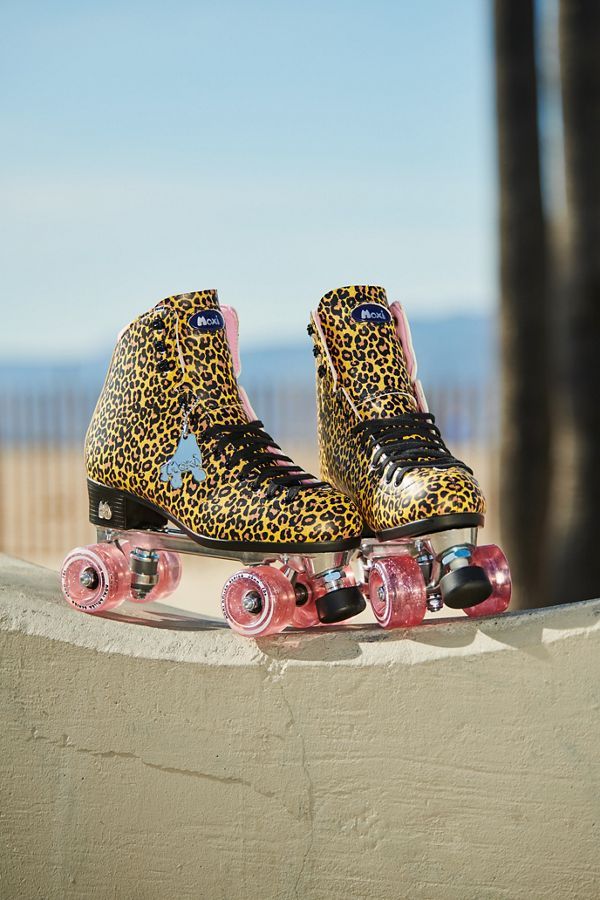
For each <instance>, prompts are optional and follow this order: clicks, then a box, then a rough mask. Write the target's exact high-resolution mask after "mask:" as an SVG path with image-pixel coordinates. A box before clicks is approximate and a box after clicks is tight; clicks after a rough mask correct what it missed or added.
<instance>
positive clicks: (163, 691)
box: [0, 558, 600, 900]
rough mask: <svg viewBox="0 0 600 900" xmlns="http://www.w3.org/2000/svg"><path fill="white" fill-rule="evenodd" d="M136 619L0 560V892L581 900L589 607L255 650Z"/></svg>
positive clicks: (594, 878)
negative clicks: (94, 608) (62, 592)
mask: <svg viewBox="0 0 600 900" xmlns="http://www.w3.org/2000/svg"><path fill="white" fill-rule="evenodd" d="M138 613H139V614H140V615H141V616H142V618H138V619H136V618H132V619H131V621H123V620H122V621H119V620H118V619H117V617H116V616H114V617H113V618H112V619H108V618H104V619H98V618H93V617H89V616H84V615H80V614H77V613H74V612H72V611H71V610H70V609H69V608H68V607H67V606H66V604H64V603H63V602H62V601H61V600H60V599H59V591H58V578H57V575H56V574H55V573H53V572H50V571H48V570H44V569H39V568H34V567H31V566H29V565H27V564H24V563H16V562H15V561H11V560H8V559H6V558H4V559H2V560H0V660H1V673H0V709H1V712H2V730H1V733H0V766H1V767H2V787H1V790H2V796H1V804H0V841H1V844H0V897H1V898H2V900H12V898H15V900H16V898H19V900H28V898H44V900H54V898H57V900H59V898H60V900H63V898H67V900H70V898H77V900H87V898H94V900H104V898H107V900H108V898H111V900H114V898H119V900H120V898H125V900H169V898H175V900H185V898H208V900H213V898H214V900H220V898H223V900H237V898H243V900H253V898H257V900H258V898H260V900H269V898H273V900H281V898H301V900H313V898H314V900H321V898H322V900H331V898H344V900H346V898H369V900H394V898H409V900H420V898H443V900H470V898H473V900H484V898H510V900H514V898H527V900H530V898H536V900H537V898H547V897H553V898H554V897H556V898H588V897H589V898H597V897H599V896H600V878H599V875H600V871H599V870H600V854H598V851H597V846H598V831H599V829H600V800H599V793H598V781H599V778H600V759H599V753H598V748H599V746H600V729H599V719H598V700H599V683H600V679H599V674H600V672H599V670H600V601H590V602H588V603H583V604H580V605H577V606H563V607H557V608H552V609H548V610H543V611H539V612H528V613H518V614H512V615H507V616H505V617H504V618H501V619H495V620H488V621H483V622H480V623H476V622H473V621H470V620H466V619H464V620H460V621H457V620H455V621H453V622H452V623H442V624H435V625H425V626H422V627H421V628H418V629H415V630H413V631H410V632H395V633H384V632H381V631H379V630H376V629H375V627H362V628H358V629H351V628H349V629H346V630H333V629H332V630H323V631H319V632H315V633H310V634H308V633H304V634H291V635H288V636H282V637H278V638H274V639H263V640H261V641H259V642H257V643H255V642H252V641H246V640H244V639H243V638H239V637H237V636H236V635H234V634H233V633H231V632H229V631H228V630H226V629H225V628H222V627H220V625H219V624H217V623H214V622H210V621H208V620H202V619H199V618H194V617H193V616H192V615H190V614H183V615H182V616H180V617H179V616H177V614H173V611H171V617H170V618H169V615H168V614H167V613H165V611H164V610H163V611H161V610H160V609H159V610H155V611H154V614H153V615H151V614H150V610H149V608H148V609H146V610H144V608H138ZM143 616H146V619H144V618H143Z"/></svg>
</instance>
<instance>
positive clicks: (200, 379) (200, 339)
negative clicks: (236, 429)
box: [155, 290, 249, 427]
mask: <svg viewBox="0 0 600 900" xmlns="http://www.w3.org/2000/svg"><path fill="white" fill-rule="evenodd" d="M155 310H156V311H157V312H158V313H160V311H161V310H164V313H163V315H164V319H165V323H166V325H167V329H166V334H167V336H168V341H169V354H170V356H171V357H172V361H173V363H174V368H173V370H172V371H171V372H170V379H171V381H172V383H173V384H174V385H177V386H182V387H185V388H186V390H187V393H188V394H189V395H190V397H191V398H192V399H193V402H195V401H196V400H197V401H198V404H197V406H196V409H197V412H198V415H199V417H200V418H201V419H202V420H203V423H204V425H205V426H206V427H208V426H209V425H215V424H223V425H224V424H239V423H242V422H248V421H249V417H248V415H247V413H246V411H245V409H244V406H243V403H242V400H241V398H240V394H239V391H238V385H237V381H236V377H235V372H234V361H233V358H232V354H231V349H230V346H229V343H228V340H227V331H226V327H225V326H226V322H225V316H224V314H223V312H222V311H221V308H220V306H219V298H218V296H217V292H216V291H215V290H206V291H192V292H190V293H187V294H176V295H174V296H172V297H167V298H166V299H165V300H163V301H162V302H161V303H158V304H157V306H156V307H155Z"/></svg>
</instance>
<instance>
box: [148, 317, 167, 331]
mask: <svg viewBox="0 0 600 900" xmlns="http://www.w3.org/2000/svg"><path fill="white" fill-rule="evenodd" d="M166 327H167V326H166V325H165V323H164V322H163V320H162V319H159V318H156V319H152V321H151V322H150V328H153V329H154V331H164V330H165V329H166Z"/></svg>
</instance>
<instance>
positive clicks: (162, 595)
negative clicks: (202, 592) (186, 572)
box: [128, 550, 182, 603]
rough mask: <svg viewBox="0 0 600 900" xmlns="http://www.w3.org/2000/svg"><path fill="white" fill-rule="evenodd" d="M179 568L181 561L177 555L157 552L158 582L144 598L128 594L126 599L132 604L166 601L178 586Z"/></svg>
mask: <svg viewBox="0 0 600 900" xmlns="http://www.w3.org/2000/svg"><path fill="white" fill-rule="evenodd" d="M181 568H182V567H181V561H180V559H179V556H178V554H177V553H173V551H171V550H159V551H158V581H157V582H156V584H155V585H154V587H153V588H152V590H151V591H149V592H148V593H147V594H146V596H145V597H142V598H141V599H140V598H139V597H134V596H133V594H130V595H129V597H128V599H129V600H131V602H132V603H152V602H157V601H158V600H166V598H167V597H170V596H171V594H172V593H173V592H174V591H176V590H177V588H178V586H179V582H180V581H181Z"/></svg>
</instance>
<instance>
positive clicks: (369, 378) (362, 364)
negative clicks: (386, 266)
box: [318, 285, 418, 419]
mask: <svg viewBox="0 0 600 900" xmlns="http://www.w3.org/2000/svg"><path fill="white" fill-rule="evenodd" d="M318 314H319V320H320V323H321V328H322V331H323V335H324V337H325V340H326V342H327V346H328V348H329V352H330V354H331V358H332V361H333V364H334V366H335V369H336V371H337V373H338V377H339V379H340V381H341V383H342V385H343V386H344V387H345V388H346V390H347V391H348V393H349V395H350V397H351V398H352V401H353V403H354V404H355V406H356V408H357V410H358V413H359V415H360V416H361V418H363V419H373V418H391V417H392V416H398V415H401V414H402V413H405V412H408V411H409V410H416V409H417V408H418V404H417V400H416V397H415V393H414V388H413V384H412V381H411V378H410V375H409V371H408V366H407V362H406V358H405V354H404V351H403V349H402V344H401V342H400V339H399V338H398V334H397V331H396V323H395V320H394V318H393V316H392V313H391V311H390V307H389V305H388V302H387V297H386V293H385V290H384V289H383V288H382V287H377V286H375V285H351V286H349V287H343V288H338V289H337V290H334V291H330V292H329V293H328V294H325V296H324V297H323V298H322V300H321V302H320V303H319V307H318Z"/></svg>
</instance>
